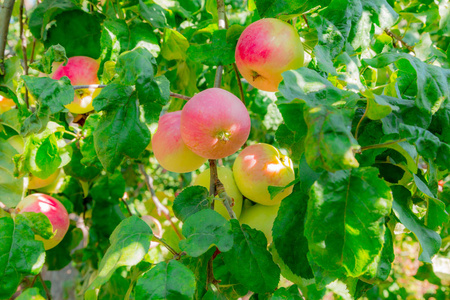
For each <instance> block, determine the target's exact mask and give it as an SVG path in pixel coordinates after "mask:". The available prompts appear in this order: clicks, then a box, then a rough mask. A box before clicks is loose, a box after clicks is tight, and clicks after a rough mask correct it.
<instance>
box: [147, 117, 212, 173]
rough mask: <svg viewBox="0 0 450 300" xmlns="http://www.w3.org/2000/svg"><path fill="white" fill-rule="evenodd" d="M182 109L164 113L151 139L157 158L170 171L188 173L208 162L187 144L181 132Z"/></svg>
mask: <svg viewBox="0 0 450 300" xmlns="http://www.w3.org/2000/svg"><path fill="white" fill-rule="evenodd" d="M180 121H181V110H179V111H175V112H170V113H167V114H165V115H163V116H162V117H161V118H160V119H159V122H158V129H157V130H156V133H155V134H154V135H153V137H152V140H151V147H152V149H153V153H154V154H155V158H156V160H157V161H158V162H159V163H160V164H161V166H162V167H163V168H164V169H166V170H169V171H172V172H177V173H186V172H192V171H194V170H197V169H198V168H199V167H200V166H201V165H203V164H204V163H205V162H206V158H203V157H201V156H198V155H197V154H195V153H194V152H192V151H191V150H189V148H188V147H187V146H186V144H185V143H184V142H183V140H182V138H181V133H180Z"/></svg>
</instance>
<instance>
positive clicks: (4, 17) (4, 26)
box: [0, 0, 16, 75]
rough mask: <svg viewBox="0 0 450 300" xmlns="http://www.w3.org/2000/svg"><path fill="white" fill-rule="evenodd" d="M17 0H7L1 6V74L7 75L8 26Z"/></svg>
mask: <svg viewBox="0 0 450 300" xmlns="http://www.w3.org/2000/svg"><path fill="white" fill-rule="evenodd" d="M14 2H16V1H15V0H5V1H3V5H2V6H0V8H1V9H0V75H5V48H6V43H7V41H8V28H9V21H10V20H11V14H12V11H13V7H14Z"/></svg>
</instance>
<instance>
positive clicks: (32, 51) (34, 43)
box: [30, 38, 36, 64]
mask: <svg viewBox="0 0 450 300" xmlns="http://www.w3.org/2000/svg"><path fill="white" fill-rule="evenodd" d="M35 50H36V38H34V39H33V46H32V47H31V57H30V64H31V63H33V61H34V51H35Z"/></svg>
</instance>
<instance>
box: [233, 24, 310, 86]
mask: <svg viewBox="0 0 450 300" xmlns="http://www.w3.org/2000/svg"><path fill="white" fill-rule="evenodd" d="M303 56H304V53H303V45H302V42H301V41H300V37H299V35H298V32H297V30H295V28H294V27H293V26H292V25H290V24H288V23H286V22H283V21H281V20H278V19H273V18H267V19H261V20H259V21H256V22H254V23H252V24H250V25H249V26H248V27H247V28H245V30H244V31H243V32H242V34H241V36H240V37H239V40H238V43H237V45H236V52H235V58H236V65H237V67H238V69H239V71H240V72H241V74H242V76H243V77H244V78H245V79H247V81H248V82H249V83H250V84H251V85H252V86H254V87H255V88H258V89H260V90H263V91H267V92H276V91H278V85H279V84H280V82H281V81H282V80H283V77H282V76H281V73H283V72H285V71H287V70H292V69H298V68H300V67H302V66H303V59H304V57H303Z"/></svg>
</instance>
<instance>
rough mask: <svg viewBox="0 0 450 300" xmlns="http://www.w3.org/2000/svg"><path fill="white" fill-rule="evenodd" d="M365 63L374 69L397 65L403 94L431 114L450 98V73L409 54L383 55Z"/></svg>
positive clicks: (400, 89) (399, 85)
mask: <svg viewBox="0 0 450 300" xmlns="http://www.w3.org/2000/svg"><path fill="white" fill-rule="evenodd" d="M364 62H365V63H366V64H368V65H369V66H372V67H374V68H384V67H385V66H387V65H390V64H392V63H395V66H396V67H397V68H398V69H399V71H400V73H399V74H400V77H399V78H398V82H397V84H398V88H399V91H400V92H401V94H402V95H407V96H410V97H414V98H415V103H416V106H417V107H419V108H420V109H422V110H424V111H426V112H428V113H430V114H432V113H435V112H436V111H437V110H438V109H439V108H440V106H441V105H442V103H443V102H444V99H446V98H448V97H449V88H448V80H447V78H448V77H449V76H450V73H449V71H448V70H445V69H443V68H440V67H437V66H433V65H428V64H426V63H424V62H422V61H421V60H419V59H418V58H415V57H413V56H411V55H409V54H407V53H382V54H379V55H377V56H375V57H374V58H372V59H365V60H364Z"/></svg>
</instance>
